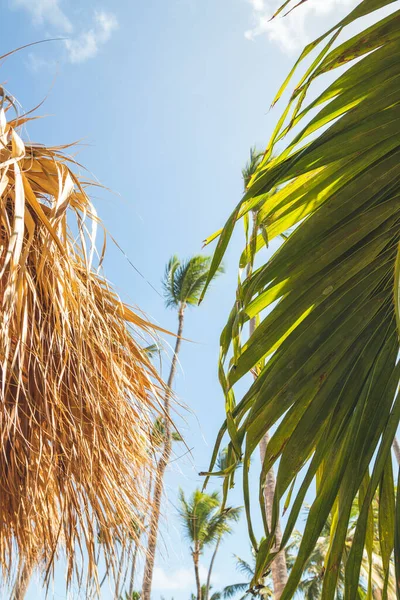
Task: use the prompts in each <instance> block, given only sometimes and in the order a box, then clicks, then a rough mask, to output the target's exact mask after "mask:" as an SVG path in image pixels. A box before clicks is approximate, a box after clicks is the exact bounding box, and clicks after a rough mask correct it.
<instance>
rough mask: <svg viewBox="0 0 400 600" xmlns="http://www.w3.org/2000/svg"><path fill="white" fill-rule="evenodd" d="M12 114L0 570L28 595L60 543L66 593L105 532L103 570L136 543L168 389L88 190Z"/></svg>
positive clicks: (2, 188) (0, 258)
mask: <svg viewBox="0 0 400 600" xmlns="http://www.w3.org/2000/svg"><path fill="white" fill-rule="evenodd" d="M15 106H16V103H15V100H14V99H13V98H12V97H11V96H10V95H9V94H8V93H7V91H6V90H5V89H4V88H2V87H0V205H1V210H0V306H1V309H0V312H1V314H0V404H1V407H2V413H1V418H0V435H1V439H2V452H1V454H0V479H1V481H2V486H3V488H2V494H1V502H0V520H1V523H2V526H1V528H0V546H1V548H3V551H2V552H1V553H0V564H1V568H2V571H3V573H11V571H12V568H13V566H14V565H15V564H17V563H18V564H19V565H20V566H21V568H20V570H19V573H20V580H19V582H17V584H16V587H15V588H14V594H15V595H16V596H17V597H22V596H23V594H24V590H23V588H24V587H26V586H25V583H26V582H28V581H29V578H30V573H31V572H32V569H33V568H34V567H35V566H37V565H39V566H41V567H43V568H42V571H43V573H44V574H45V576H47V577H48V576H49V575H50V574H51V573H52V563H53V561H54V559H55V557H57V555H58V551H59V550H60V547H61V546H63V547H64V549H65V552H66V556H67V564H68V569H67V582H68V583H70V582H71V577H72V576H73V574H74V573H77V572H79V570H80V569H81V570H82V569H83V568H85V569H86V567H87V565H89V567H88V570H90V571H91V570H92V567H93V565H94V562H95V545H96V544H95V540H96V531H97V529H98V528H99V527H102V528H104V530H105V531H106V532H107V533H106V539H105V544H104V553H105V555H106V556H105V558H106V561H107V562H108V563H112V562H113V560H114V558H115V555H114V548H113V539H114V536H118V537H119V539H121V540H122V543H123V544H126V543H128V539H129V537H130V535H131V534H132V535H134V532H133V531H132V527H131V517H130V515H131V511H132V509H134V510H137V511H138V512H146V511H147V510H148V507H146V506H145V501H144V494H143V489H145V487H146V483H147V474H148V473H149V472H153V471H154V470H155V466H156V465H155V464H154V458H153V453H152V452H150V449H151V436H150V431H151V426H152V423H153V422H154V419H155V418H157V417H158V416H159V415H160V414H161V409H160V400H161V393H160V385H161V383H160V381H159V378H158V376H157V373H156V370H155V369H154V368H153V367H152V365H151V363H150V362H149V360H148V358H147V357H146V356H145V354H144V353H143V352H142V349H141V344H140V343H139V342H138V341H137V339H136V334H135V332H134V329H137V330H139V331H140V332H141V336H140V337H141V338H143V336H144V335H145V336H146V337H147V334H149V333H150V334H151V333H152V332H153V331H154V329H153V328H152V326H151V324H150V323H148V322H147V321H145V320H144V319H143V318H141V317H139V316H138V315H136V314H135V313H134V312H133V311H132V309H131V308H130V307H128V306H127V305H125V304H123V303H122V301H121V300H120V299H119V297H118V296H117V295H116V293H115V291H114V290H113V288H112V287H111V285H110V284H109V283H108V281H107V280H106V279H105V278H104V277H103V276H102V274H101V271H100V270H99V269H100V266H101V265H100V264H99V262H98V261H97V262H96V259H95V257H96V255H97V254H96V251H95V234H96V230H97V228H98V227H99V224H100V222H99V219H98V217H97V215H96V211H95V208H94V206H93V204H92V202H91V200H90V198H89V196H88V192H89V189H90V188H89V186H88V183H87V182H85V181H83V180H80V178H79V177H78V175H77V174H76V173H75V172H74V169H75V166H76V165H75V164H74V162H73V161H72V160H71V159H69V158H67V156H65V155H64V154H63V148H62V147H58V148H47V147H45V146H43V145H39V144H38V145H36V144H31V143H25V142H24V141H23V140H22V138H21V137H20V133H21V127H22V126H23V125H26V123H27V122H28V121H29V119H30V117H29V116H28V115H17V114H16V115H15V118H14V114H13V111H14V109H15ZM6 115H7V117H9V120H8V121H7V117H6ZM99 255H100V256H101V255H102V253H101V252H100V253H99ZM133 424H134V426H132V425H133ZM76 552H78V554H79V553H80V552H83V553H84V555H85V560H84V561H82V560H81V556H80V555H79V558H78V559H77V560H75V558H76V556H75V553H76ZM91 574H92V572H91ZM22 584H23V585H22Z"/></svg>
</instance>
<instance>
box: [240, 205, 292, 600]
mask: <svg viewBox="0 0 400 600" xmlns="http://www.w3.org/2000/svg"><path fill="white" fill-rule="evenodd" d="M257 228H258V226H257V213H256V212H253V229H252V234H251V235H252V238H253V237H255V236H256V235H257ZM250 243H251V242H250ZM251 271H252V265H250V264H249V265H248V266H247V277H249V276H250V275H251ZM255 328H256V320H255V319H254V318H253V319H250V322H249V337H251V336H252V335H253V333H254V331H255ZM254 378H255V379H256V378H257V375H256V374H255V373H254ZM268 442H269V433H268V431H267V432H266V433H265V435H264V436H263V438H262V439H261V441H260V444H259V450H260V459H261V464H263V462H264V458H265V452H266V449H267V445H268ZM275 486H276V480H275V473H274V469H273V467H272V468H271V469H270V471H269V472H268V473H267V476H266V478H265V487H264V502H265V513H266V515H267V523H268V527H271V522H272V504H273V500H274V495H275ZM281 541H282V531H281V523H280V519H279V518H278V521H277V524H276V529H275V548H278V547H279V546H280V544H281ZM271 576H272V584H273V587H274V599H275V600H279V598H280V597H281V595H282V592H283V589H284V587H285V585H286V583H287V580H288V572H287V565H286V556H285V552H284V551H282V552H279V554H277V555H276V557H275V558H274V560H273V562H272V563H271Z"/></svg>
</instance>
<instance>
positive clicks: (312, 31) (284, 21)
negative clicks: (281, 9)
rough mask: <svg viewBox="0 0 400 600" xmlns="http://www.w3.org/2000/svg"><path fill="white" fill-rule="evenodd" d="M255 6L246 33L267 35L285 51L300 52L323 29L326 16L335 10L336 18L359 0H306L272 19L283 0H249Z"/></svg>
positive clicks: (289, 52) (251, 35) (249, 35)
mask: <svg viewBox="0 0 400 600" xmlns="http://www.w3.org/2000/svg"><path fill="white" fill-rule="evenodd" d="M247 2H248V4H250V5H251V7H252V14H251V20H252V23H253V26H252V27H251V29H249V30H247V31H246V32H245V37H246V38H247V39H249V40H253V39H254V38H256V37H257V36H259V35H266V36H267V37H268V39H269V40H270V41H271V42H274V43H276V44H278V46H279V47H280V48H281V50H283V51H284V52H286V53H288V54H292V53H294V52H298V51H299V50H300V49H301V48H303V47H304V46H305V44H307V43H308V42H309V41H311V40H312V39H314V38H315V37H316V36H317V35H318V33H319V31H320V30H321V28H322V30H323V28H324V25H325V24H326V21H325V19H324V17H326V16H327V15H330V14H333V15H334V17H335V21H336V20H339V18H340V17H341V16H342V15H343V14H345V13H346V12H347V11H348V10H349V8H351V7H352V6H355V5H356V3H357V2H356V0H307V2H304V3H303V4H302V5H301V6H299V7H297V8H296V9H295V10H294V11H293V12H291V13H290V14H289V15H287V16H285V17H281V16H278V17H276V18H275V19H273V20H272V21H271V20H270V19H271V17H272V15H273V14H274V12H275V10H276V9H277V8H278V6H280V5H281V4H282V0H247Z"/></svg>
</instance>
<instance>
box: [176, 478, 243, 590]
mask: <svg viewBox="0 0 400 600" xmlns="http://www.w3.org/2000/svg"><path fill="white" fill-rule="evenodd" d="M179 501H180V516H181V520H182V525H183V527H184V529H185V532H186V536H187V538H188V540H189V542H190V544H191V552H192V558H193V565H194V572H195V578H196V590H197V600H208V593H209V590H210V585H209V581H208V584H206V586H205V588H204V590H203V593H202V586H201V582H200V573H199V561H200V556H201V554H202V553H203V551H204V549H205V548H206V547H207V546H212V545H216V544H219V543H220V540H221V538H222V537H223V536H224V535H226V534H229V533H231V531H232V529H231V523H232V522H236V521H238V519H239V516H240V512H241V509H240V508H231V507H229V508H224V509H223V510H221V503H220V497H219V493H218V492H213V493H212V494H205V493H203V492H201V491H200V490H198V489H197V490H195V491H194V492H193V494H192V496H191V498H190V499H189V500H186V498H185V495H184V493H183V491H182V490H180V491H179ZM213 559H214V557H213ZM213 559H212V562H213ZM204 592H205V594H206V595H205V596H204Z"/></svg>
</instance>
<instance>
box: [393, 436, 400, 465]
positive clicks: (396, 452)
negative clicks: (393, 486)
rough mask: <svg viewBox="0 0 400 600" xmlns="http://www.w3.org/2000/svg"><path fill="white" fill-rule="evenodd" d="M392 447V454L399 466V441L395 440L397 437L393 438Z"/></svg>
mask: <svg viewBox="0 0 400 600" xmlns="http://www.w3.org/2000/svg"><path fill="white" fill-rule="evenodd" d="M392 447H393V451H394V455H395V457H396V460H397V464H398V466H399V467H400V445H399V442H398V441H397V437H395V438H394V440H393V444H392Z"/></svg>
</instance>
